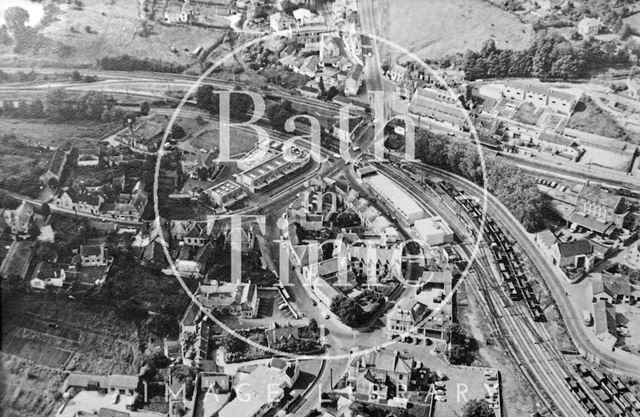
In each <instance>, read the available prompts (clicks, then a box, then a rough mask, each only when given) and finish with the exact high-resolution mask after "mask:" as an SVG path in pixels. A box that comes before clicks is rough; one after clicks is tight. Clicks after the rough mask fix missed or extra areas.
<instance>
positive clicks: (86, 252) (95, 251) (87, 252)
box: [80, 245, 104, 256]
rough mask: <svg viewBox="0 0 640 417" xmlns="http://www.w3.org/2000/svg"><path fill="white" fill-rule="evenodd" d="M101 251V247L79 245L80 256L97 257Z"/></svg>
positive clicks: (102, 248)
mask: <svg viewBox="0 0 640 417" xmlns="http://www.w3.org/2000/svg"><path fill="white" fill-rule="evenodd" d="M103 250H104V246H103V245H80V256H98V255H100V254H102V251H103Z"/></svg>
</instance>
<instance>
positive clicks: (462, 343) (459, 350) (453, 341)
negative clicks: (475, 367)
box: [447, 323, 478, 365]
mask: <svg viewBox="0 0 640 417" xmlns="http://www.w3.org/2000/svg"><path fill="white" fill-rule="evenodd" d="M447 333H448V336H449V343H450V344H449V350H448V351H447V358H448V359H449V362H451V363H452V364H454V365H471V364H472V363H473V361H474V360H475V359H476V353H477V351H478V343H477V342H476V340H475V339H474V338H473V337H471V336H469V335H468V334H467V332H466V331H465V330H464V329H463V328H462V326H460V325H459V324H458V323H454V324H452V325H450V326H449V328H448V329H447Z"/></svg>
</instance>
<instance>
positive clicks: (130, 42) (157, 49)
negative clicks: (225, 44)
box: [0, 0, 223, 65]
mask: <svg viewBox="0 0 640 417" xmlns="http://www.w3.org/2000/svg"><path fill="white" fill-rule="evenodd" d="M82 3H83V5H82V6H81V7H76V6H72V5H71V4H62V2H60V3H57V4H56V5H55V6H54V7H49V8H47V9H46V11H47V12H48V14H47V16H45V18H44V19H43V22H42V23H43V24H44V26H45V27H44V28H42V29H41V30H40V33H41V34H43V35H44V36H46V37H47V38H48V39H49V40H51V41H54V42H57V43H58V44H60V45H66V46H67V47H70V49H69V48H54V49H57V52H58V53H59V52H60V51H65V52H64V56H59V55H58V56H56V51H53V54H52V56H49V57H47V58H48V59H50V60H52V61H57V60H60V59H61V58H62V61H64V63H65V64H68V65H93V64H95V62H96V59H99V58H102V57H105V56H117V55H122V54H128V55H130V56H133V57H136V58H141V59H142V58H153V59H158V60H162V61H165V62H172V63H176V64H183V65H188V64H191V63H192V62H193V60H194V59H193V57H192V56H191V54H190V53H188V52H186V51H185V48H187V49H189V51H191V50H194V49H195V48H197V47H198V46H200V45H203V46H204V47H205V48H206V47H207V46H208V45H209V44H213V43H214V41H215V39H216V37H217V36H218V35H222V34H223V31H220V30H214V29H210V28H200V27H193V26H173V27H172V26H164V25H160V24H157V23H155V24H152V29H151V31H150V34H149V36H147V37H141V36H140V35H139V33H138V32H140V30H141V29H142V20H143V19H141V18H140V13H139V3H140V2H136V1H130V0H107V1H103V0H84V1H83V2H82ZM172 46H174V47H175V48H176V49H177V51H178V52H177V53H174V52H171V47H172ZM43 52H44V51H40V55H39V56H34V57H33V58H34V59H37V60H38V62H42V61H43V60H46V59H47V58H45V57H44V56H42V53H43ZM49 52H51V51H49ZM0 53H2V54H3V55H4V54H6V55H7V56H8V55H10V54H11V47H3V48H2V50H0ZM14 58H16V59H18V58H19V59H20V60H26V59H27V57H24V56H14Z"/></svg>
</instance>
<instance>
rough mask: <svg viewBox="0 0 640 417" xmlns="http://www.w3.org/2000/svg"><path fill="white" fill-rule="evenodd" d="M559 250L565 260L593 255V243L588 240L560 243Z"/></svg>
mask: <svg viewBox="0 0 640 417" xmlns="http://www.w3.org/2000/svg"><path fill="white" fill-rule="evenodd" d="M558 250H559V251H560V256H562V257H563V258H567V257H571V256H577V255H586V254H590V253H593V248H592V247H591V242H589V241H588V240H586V239H580V240H573V241H571V242H558Z"/></svg>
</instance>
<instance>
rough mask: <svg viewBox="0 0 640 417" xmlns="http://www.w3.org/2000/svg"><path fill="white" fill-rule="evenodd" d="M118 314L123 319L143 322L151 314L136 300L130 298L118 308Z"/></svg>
mask: <svg viewBox="0 0 640 417" xmlns="http://www.w3.org/2000/svg"><path fill="white" fill-rule="evenodd" d="M117 314H118V315H119V316H120V318H122V319H126V320H132V321H134V322H142V321H144V320H146V319H147V317H148V315H149V313H148V311H147V310H146V309H145V308H144V307H142V305H141V304H140V302H139V301H138V300H136V299H135V298H129V299H127V300H125V301H123V302H122V303H120V305H119V306H118V309H117Z"/></svg>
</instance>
